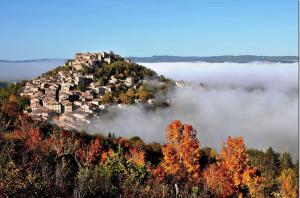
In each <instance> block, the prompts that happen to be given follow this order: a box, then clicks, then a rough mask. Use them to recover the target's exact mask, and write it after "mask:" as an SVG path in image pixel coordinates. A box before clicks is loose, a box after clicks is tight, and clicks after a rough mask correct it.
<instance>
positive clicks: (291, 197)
mask: <svg viewBox="0 0 300 198" xmlns="http://www.w3.org/2000/svg"><path fill="white" fill-rule="evenodd" d="M279 181H280V188H281V192H282V193H283V196H284V197H285V198H296V197H298V196H299V191H298V188H299V184H298V178H297V176H296V173H295V171H293V170H292V169H287V170H283V171H282V172H281V175H280V177H279Z"/></svg>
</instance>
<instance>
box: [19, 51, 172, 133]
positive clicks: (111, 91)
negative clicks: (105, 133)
mask: <svg viewBox="0 0 300 198" xmlns="http://www.w3.org/2000/svg"><path fill="white" fill-rule="evenodd" d="M173 85H174V83H173V81H171V80H169V79H167V78H165V77H164V76H159V75H158V74H157V73H156V72H154V71H152V70H151V69H148V68H146V67H144V66H142V65H139V64H136V63H133V62H131V61H130V60H128V59H124V58H122V57H121V56H119V55H116V54H114V53H113V52H110V53H106V52H100V53H77V54H76V55H75V58H74V59H70V60H67V61H66V62H65V64H64V65H62V66H58V67H56V68H55V69H53V70H50V71H48V72H46V73H44V74H42V75H41V76H39V77H37V78H36V79H34V80H32V81H28V82H27V83H26V84H25V86H24V87H23V89H22V91H21V96H24V97H27V98H29V99H30V101H31V103H30V106H29V107H28V109H27V113H28V115H30V116H31V117H33V118H34V119H38V120H40V119H44V120H49V121H53V122H55V123H56V124H58V125H60V126H64V127H66V128H77V129H78V128H82V127H84V124H88V123H89V122H90V119H92V118H98V117H99V116H101V115H102V114H103V113H105V112H107V111H108V109H109V108H110V107H111V106H116V105H118V107H120V108H123V107H124V106H126V105H132V104H142V105H144V106H145V107H147V108H156V107H161V106H167V105H168V102H167V99H166V98H164V97H162V96H164V95H165V93H166V92H167V90H169V89H170V88H171V87H172V86H173ZM157 95H160V97H159V98H156V96H157Z"/></svg>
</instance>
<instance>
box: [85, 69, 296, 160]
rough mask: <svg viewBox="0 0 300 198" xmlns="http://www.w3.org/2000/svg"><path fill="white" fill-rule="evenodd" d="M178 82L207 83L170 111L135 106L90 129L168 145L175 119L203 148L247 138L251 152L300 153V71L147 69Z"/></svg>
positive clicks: (188, 90) (177, 96) (176, 96)
mask: <svg viewBox="0 0 300 198" xmlns="http://www.w3.org/2000/svg"><path fill="white" fill-rule="evenodd" d="M144 65H146V66H147V67H149V68H151V69H153V70H155V71H156V72H158V73H159V74H163V75H165V76H167V77H170V78H172V79H175V80H188V81H195V82H202V83H204V84H205V86H204V87H201V86H194V87H180V88H177V89H176V90H175V91H174V92H173V93H170V98H171V101H172V105H171V107H169V108H166V109H163V110H159V111H155V112H146V111H145V110H144V109H143V108H142V107H140V106H130V107H127V108H126V109H125V110H122V111H120V112H118V113H115V114H114V113H113V112H112V113H110V114H107V115H105V116H104V117H103V118H101V119H100V120H97V121H94V122H93V124H92V125H90V126H89V131H90V132H97V133H98V132H99V131H100V132H102V133H107V132H108V131H110V132H114V133H115V134H116V135H120V136H126V137H132V136H140V137H142V138H143V139H144V140H145V141H146V142H148V143H149V142H160V143H163V142H164V141H165V127H166V126H167V125H168V124H169V123H170V122H171V121H172V120H175V119H180V120H182V121H183V122H186V123H190V124H192V125H193V127H194V128H195V129H197V131H198V137H199V140H200V143H201V144H202V146H210V147H216V148H219V147H220V144H221V142H222V141H223V140H225V139H226V137H227V136H229V135H230V136H237V135H241V136H243V137H244V138H245V141H246V144H247V146H248V147H255V148H261V149H265V148H267V147H268V146H272V147H274V148H275V149H276V150H279V151H289V152H291V153H292V154H293V156H295V157H296V156H298V155H297V149H298V131H297V130H298V129H297V127H298V72H297V71H298V68H297V64H296V63H294V64H280V63H272V64H269V63H251V64H236V63H223V64H220V63H218V64H214V63H153V64H152V63H151V64H144Z"/></svg>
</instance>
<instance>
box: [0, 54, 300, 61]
mask: <svg viewBox="0 0 300 198" xmlns="http://www.w3.org/2000/svg"><path fill="white" fill-rule="evenodd" d="M125 58H129V59H131V60H132V61H134V62H138V63H158V62H208V63H224V62H229V63H250V62H280V63H294V62H298V60H299V58H298V56H257V55H237V56H234V55H224V56H170V55H154V56H149V57H136V56H131V57H125ZM67 60H68V59H64V58H44V59H30V60H0V63H33V62H48V61H49V62H51V61H61V62H65V61H67Z"/></svg>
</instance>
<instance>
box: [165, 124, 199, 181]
mask: <svg viewBox="0 0 300 198" xmlns="http://www.w3.org/2000/svg"><path fill="white" fill-rule="evenodd" d="M196 135H197V133H196V131H195V130H194V129H193V128H192V126H191V125H187V124H182V123H181V122H180V121H179V120H176V121H173V122H172V123H171V124H170V125H169V126H168V127H167V140H168V143H167V144H166V145H164V146H163V148H162V152H163V155H164V160H163V163H162V167H163V168H164V169H165V171H166V172H167V173H169V174H173V175H178V176H179V177H186V176H187V175H190V176H191V177H192V179H193V180H194V181H199V180H200V163H199V160H200V143H199V142H198V140H197V138H196Z"/></svg>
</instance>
